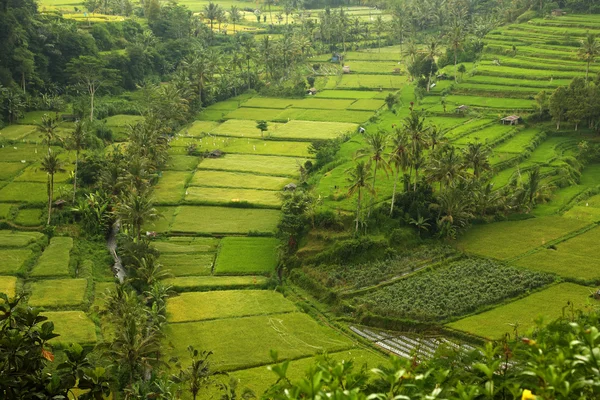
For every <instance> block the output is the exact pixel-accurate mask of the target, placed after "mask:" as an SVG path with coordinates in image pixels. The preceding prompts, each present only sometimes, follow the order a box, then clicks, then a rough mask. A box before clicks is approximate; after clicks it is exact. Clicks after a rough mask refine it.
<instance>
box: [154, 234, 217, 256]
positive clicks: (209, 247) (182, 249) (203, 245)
mask: <svg viewBox="0 0 600 400" xmlns="http://www.w3.org/2000/svg"><path fill="white" fill-rule="evenodd" d="M218 245H219V239H215V238H210V237H176V236H175V237H171V238H169V239H168V240H165V241H156V242H153V243H152V246H154V247H156V249H157V250H158V251H159V252H160V253H161V254H162V253H206V252H211V251H212V252H216V251H217V246H218Z"/></svg>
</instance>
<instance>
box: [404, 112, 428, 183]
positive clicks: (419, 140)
mask: <svg viewBox="0 0 600 400" xmlns="http://www.w3.org/2000/svg"><path fill="white" fill-rule="evenodd" d="M402 125H403V128H402V129H404V131H405V132H406V134H407V135H408V137H409V139H410V158H411V174H410V175H412V169H413V168H414V170H415V184H414V188H413V190H415V191H416V190H417V182H418V181H419V169H420V167H421V166H422V165H423V163H424V160H423V155H422V153H423V150H424V149H426V148H427V146H428V140H427V131H428V128H426V127H425V117H421V114H420V113H419V112H417V111H412V112H411V113H410V114H409V116H408V117H406V118H404V121H403V123H402Z"/></svg>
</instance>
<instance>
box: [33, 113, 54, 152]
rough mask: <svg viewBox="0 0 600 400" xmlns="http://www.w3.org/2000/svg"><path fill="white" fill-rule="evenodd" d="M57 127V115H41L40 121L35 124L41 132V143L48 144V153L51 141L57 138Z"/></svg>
mask: <svg viewBox="0 0 600 400" xmlns="http://www.w3.org/2000/svg"><path fill="white" fill-rule="evenodd" d="M57 128H58V117H52V116H50V115H48V114H44V115H42V121H41V122H40V123H39V124H38V125H37V130H38V132H40V133H41V135H40V137H41V138H42V143H44V144H45V145H47V146H48V153H50V146H51V145H52V143H54V142H55V141H56V140H57V139H58V136H56V129H57Z"/></svg>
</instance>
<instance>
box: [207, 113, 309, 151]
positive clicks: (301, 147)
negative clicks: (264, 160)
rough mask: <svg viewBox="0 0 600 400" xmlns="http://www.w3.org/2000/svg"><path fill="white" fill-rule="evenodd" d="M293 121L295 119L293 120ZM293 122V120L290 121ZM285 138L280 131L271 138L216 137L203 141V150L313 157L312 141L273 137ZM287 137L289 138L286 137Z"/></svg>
mask: <svg viewBox="0 0 600 400" xmlns="http://www.w3.org/2000/svg"><path fill="white" fill-rule="evenodd" d="M292 122H293V121H292ZM290 123H291V122H290ZM279 138H283V137H281V136H280V134H279V132H278V131H276V132H273V134H272V135H271V138H269V139H268V140H263V139H249V138H235V137H227V138H224V139H223V138H216V139H214V140H210V139H205V140H204V141H203V143H204V146H205V147H203V148H202V149H203V150H209V151H212V150H216V149H219V150H222V151H225V152H226V153H232V154H257V155H265V156H291V157H312V155H310V154H309V153H308V147H309V146H310V143H307V142H290V141H276V140H273V139H279ZM285 139H287V138H285Z"/></svg>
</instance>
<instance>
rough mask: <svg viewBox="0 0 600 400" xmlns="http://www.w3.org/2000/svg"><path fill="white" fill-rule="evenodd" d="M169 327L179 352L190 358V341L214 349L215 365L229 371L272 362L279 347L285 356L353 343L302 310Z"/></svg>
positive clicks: (333, 349) (172, 340)
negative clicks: (271, 351) (272, 352)
mask: <svg viewBox="0 0 600 400" xmlns="http://www.w3.org/2000/svg"><path fill="white" fill-rule="evenodd" d="M167 330H168V331H169V332H168V336H167V337H168V340H169V342H171V343H172V344H173V345H174V347H175V355H176V356H178V357H180V358H181V359H183V360H187V359H189V355H188V354H187V347H188V346H189V345H192V346H194V347H196V348H207V349H211V350H212V351H213V356H212V358H211V362H212V364H213V366H214V367H215V368H216V369H218V370H225V371H229V370H236V369H240V368H250V367H256V366H260V365H266V364H269V363H270V362H272V360H271V357H270V350H276V351H277V352H278V354H279V357H280V359H282V360H285V359H290V358H291V359H294V358H300V357H307V356H311V355H314V354H316V353H318V352H321V351H330V352H332V351H336V350H338V351H339V350H344V349H348V348H350V347H352V345H353V343H352V342H351V341H350V340H349V339H348V338H346V337H344V336H342V335H340V334H339V333H337V332H336V331H334V330H333V329H331V328H326V327H324V326H321V325H319V324H317V322H315V321H314V320H313V319H312V318H310V317H309V316H308V315H306V314H303V313H299V312H293V313H286V314H275V315H268V316H252V317H241V318H230V319H219V320H212V321H204V322H188V323H180V324H171V325H169V327H168V328H167ZM242 338H243V340H240V339H242Z"/></svg>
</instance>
